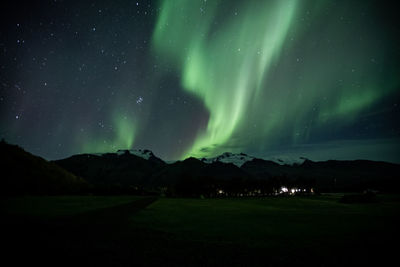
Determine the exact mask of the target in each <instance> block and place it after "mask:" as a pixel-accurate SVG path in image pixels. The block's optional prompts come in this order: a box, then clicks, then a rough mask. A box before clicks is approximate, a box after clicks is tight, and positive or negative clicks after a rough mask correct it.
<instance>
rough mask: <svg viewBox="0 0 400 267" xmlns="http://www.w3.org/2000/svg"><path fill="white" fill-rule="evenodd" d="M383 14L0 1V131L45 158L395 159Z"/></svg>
mask: <svg viewBox="0 0 400 267" xmlns="http://www.w3.org/2000/svg"><path fill="white" fill-rule="evenodd" d="M82 2H83V3H82ZM21 6H24V7H25V8H24V9H21ZM394 10H395V8H394V5H390V4H389V3H381V2H380V1H328V0H326V1H324V0H305V1H300V0H279V1H278V0H265V1H260V0H247V1H239V0H237V1H229V0H169V1H168V0H164V1H123V0H119V1H112V2H111V1H40V3H30V2H26V3H25V2H23V1H22V2H18V1H16V2H15V1H14V2H11V1H8V3H7V4H6V8H4V9H3V10H2V13H3V14H2V15H3V16H2V26H1V35H0V49H1V51H0V64H1V66H0V67H1V69H0V70H1V73H0V79H1V80H0V82H1V84H0V86H1V91H0V105H1V106H0V136H1V137H3V138H5V139H6V140H7V141H8V142H10V143H16V144H19V145H21V146H22V147H24V148H25V149H27V150H28V151H31V152H32V153H35V154H38V155H40V156H43V157H45V158H49V159H56V158H62V157H66V156H69V155H72V154H77V153H98V152H101V153H103V152H114V151H116V150H117V149H129V148H147V149H151V150H152V151H153V152H154V153H155V154H156V155H159V156H160V157H162V158H164V159H182V158H185V157H189V156H195V157H212V156H216V155H218V154H221V153H223V152H226V151H230V152H244V153H249V154H252V155H256V156H260V157H263V156H274V155H283V156H285V155H287V156H300V155H301V156H305V157H309V158H312V159H315V160H326V159H355V158H363V159H374V160H388V161H393V162H400V155H399V152H398V151H400V150H399V148H400V146H399V135H400V127H399V124H398V122H397V119H398V115H399V114H400V112H399V111H400V106H399V105H400V103H399V100H400V75H399V74H400V63H399V62H400V61H399V59H400V51H399V47H400V44H399V40H398V36H399V27H398V26H397V24H396V19H395V18H396V15H395V12H394Z"/></svg>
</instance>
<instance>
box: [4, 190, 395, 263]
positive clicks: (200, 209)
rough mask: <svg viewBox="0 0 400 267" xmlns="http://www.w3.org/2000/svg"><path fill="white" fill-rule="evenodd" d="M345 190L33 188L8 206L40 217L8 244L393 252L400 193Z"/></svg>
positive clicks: (269, 255) (94, 259) (338, 259)
mask: <svg viewBox="0 0 400 267" xmlns="http://www.w3.org/2000/svg"><path fill="white" fill-rule="evenodd" d="M339 198H340V195H324V196H318V197H290V198H260V199H256V198H248V199H172V198H159V199H157V200H156V199H150V198H144V197H45V198H40V197H29V198H16V199H10V200H7V201H5V202H4V201H3V203H2V204H3V206H2V207H3V209H4V210H3V212H5V211H7V212H6V214H8V216H11V217H12V216H13V214H17V215H16V216H17V217H15V218H21V217H20V216H21V215H22V214H25V216H26V217H24V218H31V217H34V218H36V219H37V218H42V221H39V222H38V221H37V220H35V221H34V222H33V223H32V221H30V220H26V221H25V222H19V224H18V226H17V227H16V228H15V227H14V228H13V229H12V231H14V234H10V235H9V238H10V241H9V242H10V243H13V242H14V241H15V243H16V244H14V246H10V250H13V249H14V250H16V251H17V252H18V251H20V250H21V247H19V246H18V244H21V242H25V243H26V242H27V240H30V242H28V243H29V244H30V245H27V247H28V248H27V247H25V250H26V249H27V250H30V249H31V246H32V245H33V244H35V243H37V245H38V249H39V250H40V251H43V250H45V251H51V253H52V255H57V259H58V258H60V257H61V258H63V257H65V255H69V257H67V258H68V260H67V261H64V262H63V263H68V264H73V263H74V262H75V261H79V262H80V263H85V265H93V266H95V265H96V266H98V265H107V266H109V265H117V266H127V265H136V266H153V265H162V266H268V265H272V266H275V265H285V266H287V265H291V264H295V265H307V266H322V265H323V266H330V265H336V266H343V265H361V264H364V265H370V264H373V265H382V264H384V263H385V262H389V260H390V259H392V258H394V259H395V258H396V254H395V253H396V251H397V250H398V246H397V245H395V244H396V243H397V242H398V241H397V240H398V239H399V237H400V236H399V230H398V225H400V224H399V223H400V220H399V213H400V199H399V197H398V196H378V200H379V202H377V203H372V204H342V203H339V202H338V200H339ZM60 218H62V219H60ZM66 218H70V219H69V220H66ZM71 218H72V219H71ZM64 220H65V221H66V222H67V223H61V224H60V222H63V221H64ZM101 221H106V222H107V223H105V224H101V223H100V224H99V222H101ZM2 228H3V229H4V226H3V227H2ZM21 228H22V229H24V230H23V231H22V233H21V231H19V229H21ZM15 232H17V233H19V234H16V233H15ZM32 242H33V243H32ZM34 251H36V250H34ZM14 252H15V251H14ZM33 254H34V255H36V253H33ZM38 260H41V261H43V258H39V259H38Z"/></svg>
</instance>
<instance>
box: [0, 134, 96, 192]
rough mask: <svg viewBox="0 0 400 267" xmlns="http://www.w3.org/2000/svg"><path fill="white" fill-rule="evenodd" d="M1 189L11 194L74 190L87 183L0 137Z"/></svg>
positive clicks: (81, 188) (83, 188)
mask: <svg viewBox="0 0 400 267" xmlns="http://www.w3.org/2000/svg"><path fill="white" fill-rule="evenodd" d="M0 169H1V172H2V175H1V176H2V186H1V189H0V191H1V193H2V195H3V196H12V195H26V194H29V195H56V194H77V193H80V192H82V191H85V190H86V188H87V186H88V184H87V182H86V181H85V180H83V179H82V178H79V177H77V176H75V175H74V174H72V173H69V172H68V171H66V170H64V169H63V168H61V167H60V166H58V165H57V164H55V163H53V162H48V161H46V160H45V159H43V158H41V157H38V156H34V155H32V154H31V153H29V152H26V151H24V150H23V149H22V148H20V147H18V146H16V145H10V144H8V143H6V142H5V141H0Z"/></svg>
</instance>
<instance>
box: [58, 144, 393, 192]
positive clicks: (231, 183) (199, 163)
mask: <svg viewBox="0 0 400 267" xmlns="http://www.w3.org/2000/svg"><path fill="white" fill-rule="evenodd" d="M223 155H224V157H222V156H221V157H216V158H213V159H212V160H207V159H202V160H199V159H196V158H188V159H186V160H183V161H178V162H175V163H172V164H166V163H165V162H163V161H162V160H161V159H159V158H157V157H155V156H154V154H153V153H152V152H151V151H149V150H124V151H122V150H121V151H118V152H117V153H108V154H102V155H92V154H83V155H76V156H72V157H70V158H67V159H63V160H58V161H56V163H57V164H59V165H60V166H62V167H63V168H65V169H66V170H68V171H70V172H72V173H74V174H75V175H77V176H80V177H83V178H85V179H86V180H87V181H89V182H90V183H92V184H94V185H97V186H98V185H104V186H111V185H113V186H119V187H121V188H122V187H125V188H126V187H131V188H139V189H143V190H147V191H158V192H165V193H166V194H170V195H175V196H200V195H204V196H215V195H218V194H220V195H229V196H240V195H268V194H276V193H280V192H281V191H282V188H286V190H290V189H295V190H299V192H300V191H301V192H306V193H307V192H311V191H321V192H344V191H353V192H354V191H363V190H366V189H373V190H379V191H384V192H397V188H398V186H399V179H397V176H398V174H399V173H400V165H397V164H391V163H385V162H375V161H365V160H355V161H335V160H330V161H324V162H313V161H310V160H307V159H305V160H304V162H303V163H301V164H293V165H281V164H278V163H276V162H273V161H268V160H263V159H257V158H254V157H251V156H247V155H244V154H232V153H224V154H223ZM239 166H241V167H239ZM300 189H301V190H300Z"/></svg>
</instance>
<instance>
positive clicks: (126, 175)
mask: <svg viewBox="0 0 400 267" xmlns="http://www.w3.org/2000/svg"><path fill="white" fill-rule="evenodd" d="M55 163H56V164H58V165H60V166H61V167H63V168H65V169H66V170H68V171H70V172H72V173H74V174H75V175H78V176H81V177H84V178H85V179H86V180H87V181H88V182H90V183H92V184H94V185H118V186H122V187H126V186H143V185H147V184H149V179H150V176H151V175H152V174H153V173H154V172H157V171H158V170H160V169H161V168H162V167H164V166H165V163H164V162H163V161H162V160H160V159H158V158H156V157H154V156H151V157H150V158H149V159H144V158H142V157H139V156H136V155H133V154H131V153H130V152H129V150H125V151H119V153H107V154H102V155H92V154H82V155H75V156H72V157H69V158H66V159H62V160H57V161H55Z"/></svg>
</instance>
